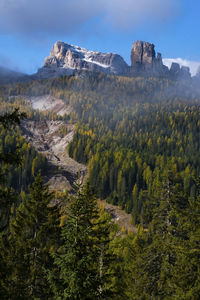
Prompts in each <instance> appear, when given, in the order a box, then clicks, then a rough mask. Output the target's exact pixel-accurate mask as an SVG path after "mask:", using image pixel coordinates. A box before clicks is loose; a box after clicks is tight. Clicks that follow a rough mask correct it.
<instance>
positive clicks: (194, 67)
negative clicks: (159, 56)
mask: <svg viewBox="0 0 200 300" xmlns="http://www.w3.org/2000/svg"><path fill="white" fill-rule="evenodd" d="M173 62H175V63H178V64H179V65H180V66H185V67H189V68H190V72H191V75H192V76H194V75H196V73H197V70H198V68H199V67H200V62H199V61H191V60H187V59H182V58H164V59H163V63H164V65H166V66H167V67H169V68H170V67H171V64H172V63H173Z"/></svg>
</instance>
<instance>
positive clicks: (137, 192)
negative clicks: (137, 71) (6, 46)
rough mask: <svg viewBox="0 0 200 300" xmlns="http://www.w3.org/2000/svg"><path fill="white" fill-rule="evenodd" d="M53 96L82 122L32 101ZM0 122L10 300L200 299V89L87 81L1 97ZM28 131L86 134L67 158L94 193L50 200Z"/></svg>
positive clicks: (77, 190)
mask: <svg viewBox="0 0 200 300" xmlns="http://www.w3.org/2000/svg"><path fill="white" fill-rule="evenodd" d="M47 94H50V95H52V96H54V97H56V98H59V99H62V100H63V101H64V102H65V103H66V104H67V105H70V106H72V107H73V110H72V111H71V113H70V115H67V116H66V115H64V116H62V117H61V116H57V115H56V114H54V113H52V112H49V113H48V112H42V113H41V112H39V111H34V110H33V109H32V108H31V107H30V105H29V104H28V103H27V102H26V100H25V98H26V96H41V95H47ZM0 112H1V116H0V299H10V300H12V299H16V300H17V299H34V300H36V299H60V300H61V299H71V300H76V299H77V300H78V299H79V300H84V299H85V300H86V299H91V300H92V299H116V300H117V299H131V300H140V299H141V300H145V299H146V300H149V299H155V300H156V299H158V300H160V299H183V300H186V299H187V300H189V299H191V300H198V299H200V269H199V268H200V261H199V260H200V259H199V257H200V248H199V243H200V150H199V149H200V90H199V84H198V82H197V81H195V80H194V79H193V80H191V81H187V82H186V81H184V80H180V81H175V80H170V79H167V78H144V77H135V78H128V77H120V76H118V77H117V76H111V75H106V74H102V73H94V72H82V73H81V74H80V76H64V77H60V78H56V79H48V80H34V81H30V82H26V83H13V84H10V85H5V86H0ZM26 120H63V121H67V122H71V123H72V124H76V125H75V133H74V136H73V140H72V142H71V143H70V144H69V147H68V149H66V151H68V153H69V155H70V157H71V158H73V159H74V160H76V161H78V162H80V163H83V164H85V165H87V166H88V176H87V181H86V182H85V184H80V183H77V184H76V186H75V187H74V192H73V193H69V192H68V191H67V190H66V191H65V192H62V193H58V192H57V191H52V190H51V189H49V187H48V185H47V184H46V183H45V177H46V176H47V173H48V169H49V165H48V161H47V159H46V158H45V157H44V156H43V155H42V154H41V153H39V152H37V151H36V150H35V149H34V147H33V146H32V145H31V144H30V143H29V142H28V141H27V140H25V139H24V138H23V137H22V129H21V125H20V124H22V123H23V122H25V121H26ZM99 200H106V201H107V202H108V203H110V204H113V205H118V206H119V207H120V208H121V209H123V210H124V211H126V213H128V214H130V215H131V223H132V225H133V226H135V227H136V228H137V230H136V232H129V231H126V230H122V228H120V226H119V225H118V224H117V223H116V222H114V220H113V218H112V216H111V215H110V214H108V213H107V212H106V211H105V209H104V206H103V204H99V202H100V201H99Z"/></svg>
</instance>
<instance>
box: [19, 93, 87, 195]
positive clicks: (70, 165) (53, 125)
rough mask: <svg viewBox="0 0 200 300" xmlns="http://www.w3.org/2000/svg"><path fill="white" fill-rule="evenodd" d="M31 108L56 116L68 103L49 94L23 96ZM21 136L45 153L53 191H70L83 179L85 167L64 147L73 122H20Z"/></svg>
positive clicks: (70, 137) (71, 136)
mask: <svg viewBox="0 0 200 300" xmlns="http://www.w3.org/2000/svg"><path fill="white" fill-rule="evenodd" d="M25 100H27V101H29V102H30V104H31V105H32V107H33V108H34V109H39V110H41V111H45V110H47V111H51V112H54V113H57V114H59V115H64V114H69V113H70V112H71V111H72V108H71V107H70V106H67V105H65V104H64V102H63V101H62V100H60V99H55V98H54V97H52V96H50V95H46V96H41V97H26V99H25ZM21 129H22V133H23V136H24V138H25V139H26V140H28V141H29V142H30V143H31V144H32V145H33V146H34V147H35V149H36V150H37V151H38V152H40V153H42V154H44V155H45V157H46V158H47V160H48V162H49V170H48V172H47V173H48V176H47V177H48V178H47V179H48V181H49V184H50V188H51V189H52V190H56V189H57V190H59V191H64V190H65V189H66V188H67V190H68V191H72V189H73V185H74V183H75V182H77V181H79V182H82V181H83V180H84V178H85V177H86V174H87V167H86V166H84V165H82V164H79V163H77V162H76V161H74V160H73V159H71V158H70V157H69V155H68V153H67V146H68V145H69V143H70V142H71V141H72V138H73V135H74V124H71V123H69V122H66V121H54V120H50V121H47V120H46V121H27V120H26V121H23V122H22V124H21Z"/></svg>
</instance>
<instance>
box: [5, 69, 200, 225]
mask: <svg viewBox="0 0 200 300" xmlns="http://www.w3.org/2000/svg"><path fill="white" fill-rule="evenodd" d="M48 93H51V94H53V95H54V96H56V97H58V98H61V99H64V101H65V102H66V103H68V104H70V105H71V106H72V107H73V108H74V113H73V114H71V119H72V120H74V121H75V122H77V132H76V134H75V136H74V138H73V142H72V143H71V144H70V146H69V149H68V150H69V154H70V156H71V157H73V158H74V159H75V160H77V161H79V162H82V163H85V164H88V167H89V182H90V184H91V185H92V186H93V187H94V188H95V189H96V192H97V195H98V196H99V197H100V198H102V199H107V200H108V201H109V202H111V203H113V204H118V205H120V206H121V207H122V208H123V209H125V210H126V211H127V212H129V213H132V216H133V220H134V223H135V224H138V223H143V224H148V222H149V221H150V219H149V215H151V212H150V211H149V210H151V208H150V207H151V206H152V203H153V198H154V197H155V196H157V185H158V184H160V183H161V182H162V181H163V177H164V175H165V173H166V171H167V170H168V169H169V168H171V169H173V170H174V173H176V174H178V175H179V176H180V178H182V180H181V184H182V188H183V190H184V192H185V194H186V195H187V196H188V197H189V196H194V195H195V193H196V188H195V185H194V183H193V177H198V176H199V142H200V136H199V134H200V133H199V125H200V123H199V114H200V106H199V105H200V96H199V95H200V93H199V88H198V85H197V83H196V82H195V80H193V81H192V80H191V81H189V82H187V81H183V80H182V81H172V80H169V79H166V78H140V77H138V78H127V77H115V76H108V75H105V74H98V73H97V74H93V73H92V74H91V73H87V72H84V73H81V77H76V76H71V77H62V78H59V79H54V80H48V81H34V82H32V83H29V84H24V85H17V84H16V85H14V86H12V87H7V88H6V87H4V88H2V94H4V95H6V94H7V95H19V94H21V95H39V94H48Z"/></svg>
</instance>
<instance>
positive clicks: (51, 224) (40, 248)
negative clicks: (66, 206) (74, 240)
mask: <svg viewBox="0 0 200 300" xmlns="http://www.w3.org/2000/svg"><path fill="white" fill-rule="evenodd" d="M53 196H54V195H53V193H50V192H49V190H48V186H46V185H44V184H43V178H42V177H41V174H39V175H38V176H37V177H36V178H35V182H34V183H33V184H32V186H31V188H30V196H29V197H28V198H27V199H26V201H25V203H22V204H21V205H20V206H19V208H18V209H17V212H16V219H15V220H14V221H13V222H12V224H11V226H10V235H9V237H8V239H7V246H8V248H7V249H5V247H4V249H5V250H4V253H5V255H7V261H8V270H9V272H8V276H7V278H6V279H5V284H4V286H5V288H6V290H7V293H8V294H9V297H10V298H11V299H51V292H50V289H49V286H48V281H47V279H46V277H45V272H44V270H45V269H46V268H47V267H48V268H51V265H52V258H51V256H50V251H52V248H55V247H57V245H58V243H59V230H60V227H59V208H58V207H57V206H55V205H51V203H50V202H51V200H53Z"/></svg>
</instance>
